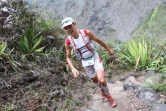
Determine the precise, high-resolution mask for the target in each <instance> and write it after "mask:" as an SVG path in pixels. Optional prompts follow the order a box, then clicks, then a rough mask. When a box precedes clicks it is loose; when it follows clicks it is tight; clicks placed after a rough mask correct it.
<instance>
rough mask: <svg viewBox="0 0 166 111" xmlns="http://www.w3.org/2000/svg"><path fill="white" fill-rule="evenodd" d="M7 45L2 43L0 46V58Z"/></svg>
mask: <svg viewBox="0 0 166 111" xmlns="http://www.w3.org/2000/svg"><path fill="white" fill-rule="evenodd" d="M6 46H7V44H6V43H2V44H0V56H1V55H2V54H3V52H4V51H5V49H6Z"/></svg>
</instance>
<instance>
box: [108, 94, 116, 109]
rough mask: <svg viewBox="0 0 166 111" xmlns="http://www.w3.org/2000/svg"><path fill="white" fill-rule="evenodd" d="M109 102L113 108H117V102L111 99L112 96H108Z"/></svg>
mask: <svg viewBox="0 0 166 111" xmlns="http://www.w3.org/2000/svg"><path fill="white" fill-rule="evenodd" d="M107 99H108V101H109V102H110V104H111V106H112V107H113V108H114V107H116V106H117V103H116V102H115V100H114V99H113V98H112V97H111V95H108V96H107Z"/></svg>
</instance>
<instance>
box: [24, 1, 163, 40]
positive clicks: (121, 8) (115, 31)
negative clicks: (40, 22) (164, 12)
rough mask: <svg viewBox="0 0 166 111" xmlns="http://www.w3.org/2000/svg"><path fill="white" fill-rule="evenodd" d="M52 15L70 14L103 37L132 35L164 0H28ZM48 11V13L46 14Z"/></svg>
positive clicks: (129, 36) (119, 37) (61, 16)
mask: <svg viewBox="0 0 166 111" xmlns="http://www.w3.org/2000/svg"><path fill="white" fill-rule="evenodd" d="M26 1H28V2H29V3H31V4H33V5H34V6H35V7H37V8H38V10H40V12H41V13H43V14H44V13H45V17H46V18H48V13H51V17H54V18H59V19H62V18H64V17H67V16H71V17H73V18H74V19H75V21H76V22H77V26H78V28H88V29H90V30H92V32H94V33H95V34H96V35H97V36H99V37H102V39H105V40H106V39H107V41H108V40H112V39H115V38H116V39H119V40H121V41H125V40H128V39H130V38H131V36H132V32H133V31H134V30H135V29H136V28H137V26H138V25H139V23H140V22H141V21H142V20H143V19H144V18H145V16H146V15H147V14H148V13H149V12H150V11H152V9H154V8H155V7H156V6H159V5H162V4H164V2H165V0H139V1H138V0H104V1H103V0H55V1H54V0H26ZM46 12H47V14H46Z"/></svg>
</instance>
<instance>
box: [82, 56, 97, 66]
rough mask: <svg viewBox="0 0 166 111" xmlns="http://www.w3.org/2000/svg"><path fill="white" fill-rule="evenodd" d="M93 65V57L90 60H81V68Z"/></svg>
mask: <svg viewBox="0 0 166 111" xmlns="http://www.w3.org/2000/svg"><path fill="white" fill-rule="evenodd" d="M94 64H95V62H94V58H93V57H90V58H87V59H82V65H83V67H86V66H91V65H94Z"/></svg>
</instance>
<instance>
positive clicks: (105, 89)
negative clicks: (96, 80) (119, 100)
mask: <svg viewBox="0 0 166 111" xmlns="http://www.w3.org/2000/svg"><path fill="white" fill-rule="evenodd" d="M101 89H102V90H103V91H104V93H105V94H106V95H110V93H109V89H108V86H103V85H101Z"/></svg>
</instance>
